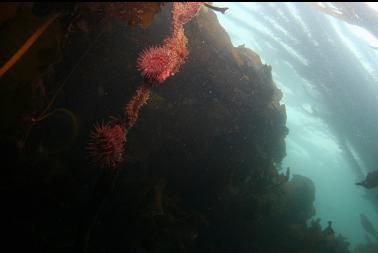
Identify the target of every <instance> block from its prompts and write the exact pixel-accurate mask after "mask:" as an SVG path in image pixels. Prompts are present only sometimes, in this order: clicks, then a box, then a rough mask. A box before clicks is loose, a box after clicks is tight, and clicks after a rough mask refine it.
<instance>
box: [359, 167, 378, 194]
mask: <svg viewBox="0 0 378 253" xmlns="http://www.w3.org/2000/svg"><path fill="white" fill-rule="evenodd" d="M356 185H361V186H363V187H365V188H366V189H371V188H374V187H377V186H378V170H375V171H372V172H369V173H368V175H367V176H366V179H365V180H364V181H362V182H359V183H356Z"/></svg>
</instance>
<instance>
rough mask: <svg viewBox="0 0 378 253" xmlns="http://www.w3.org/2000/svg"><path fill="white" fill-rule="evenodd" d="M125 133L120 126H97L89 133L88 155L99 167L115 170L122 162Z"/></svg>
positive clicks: (108, 124)
mask: <svg viewBox="0 0 378 253" xmlns="http://www.w3.org/2000/svg"><path fill="white" fill-rule="evenodd" d="M125 142H126V131H125V128H124V126H123V125H121V124H112V123H107V124H103V123H102V124H99V125H97V126H96V127H95V129H94V131H93V132H92V133H91V141H90V142H89V144H88V147H87V149H88V151H89V154H90V156H91V158H92V160H93V161H94V162H96V163H97V164H98V165H99V166H100V167H102V168H107V169H115V168H116V167H117V165H118V164H119V163H120V162H122V161H123V153H124V145H125Z"/></svg>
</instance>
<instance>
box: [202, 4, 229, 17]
mask: <svg viewBox="0 0 378 253" xmlns="http://www.w3.org/2000/svg"><path fill="white" fill-rule="evenodd" d="M205 6H206V7H207V8H209V9H212V10H214V11H219V12H222V14H224V13H225V12H226V11H227V10H228V7H216V6H212V5H210V4H208V3H205Z"/></svg>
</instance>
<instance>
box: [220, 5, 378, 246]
mask: <svg viewBox="0 0 378 253" xmlns="http://www.w3.org/2000/svg"><path fill="white" fill-rule="evenodd" d="M217 5H219V6H227V7H229V10H228V11H227V13H226V14H225V15H222V14H217V15H218V18H219V20H220V22H221V24H222V26H223V27H224V28H225V30H226V31H227V33H228V34H229V35H230V37H231V39H232V42H233V44H234V46H239V45H243V44H244V45H245V46H246V47H248V48H251V49H252V50H254V51H255V52H257V53H258V54H259V55H260V56H261V58H262V61H263V62H264V63H266V64H269V65H272V67H273V77H274V81H275V83H276V84H277V86H278V87H279V88H280V89H281V90H282V91H283V93H284V96H283V100H282V102H283V103H284V104H286V110H287V118H288V122H287V126H288V128H289V129H290V132H289V135H288V137H287V138H286V147H287V157H286V158H285V160H284V162H283V165H284V167H287V166H289V167H290V168H291V173H292V174H300V175H304V176H308V177H310V178H311V179H312V180H313V181H314V183H315V186H316V200H315V207H316V215H315V217H319V218H320V219H321V224H322V226H324V227H325V226H326V224H327V221H328V220H331V221H332V222H333V227H334V229H335V230H336V231H337V232H339V233H342V235H343V236H345V237H347V238H348V239H349V241H350V242H351V244H352V248H353V247H354V246H356V245H357V244H358V243H365V242H366V239H365V238H366V235H365V234H366V232H365V231H364V230H363V228H362V226H361V224H360V213H364V214H365V215H366V216H367V217H369V219H370V220H371V222H372V223H373V225H374V226H375V227H378V214H377V212H376V210H375V209H374V206H373V205H372V203H371V202H370V201H369V200H367V199H366V198H364V195H365V194H366V190H365V189H363V188H361V187H357V186H356V185H355V182H357V181H358V180H361V178H362V176H364V175H366V173H367V171H368V168H366V166H365V164H364V162H363V161H362V160H361V159H360V158H359V157H358V154H357V152H355V151H354V149H353V145H350V144H348V146H349V148H350V150H351V153H352V154H353V156H354V158H355V159H356V160H357V162H358V164H359V166H360V168H359V169H356V168H355V166H353V165H351V164H350V163H349V162H348V159H347V158H348V154H346V153H345V152H344V151H343V149H342V148H341V147H340V145H339V142H338V138H337V135H338V133H337V130H334V128H332V127H331V126H330V124H329V122H328V121H327V120H325V118H326V117H318V116H317V115H316V114H314V110H316V112H318V111H320V112H322V113H323V115H324V114H327V113H328V112H329V108H328V107H327V105H326V104H325V103H323V100H322V95H321V94H320V93H319V92H318V91H317V90H316V88H314V85H311V81H310V80H308V79H306V76H303V75H301V73H303V70H302V72H301V70H300V69H298V66H299V65H298V63H293V59H296V60H297V62H300V63H301V64H302V66H303V67H304V68H306V66H309V65H308V62H309V61H312V60H313V58H312V57H314V55H313V54H308V55H306V54H303V50H302V52H297V51H296V48H295V47H292V46H290V44H289V43H286V44H284V43H281V42H283V41H281V40H280V37H279V36H275V34H274V33H273V32H272V30H271V29H269V27H267V26H266V24H267V22H271V23H272V24H273V25H274V26H275V28H276V29H277V30H276V31H278V30H279V31H282V34H284V35H286V36H287V41H292V45H295V43H298V45H300V44H301V43H306V41H301V40H303V34H307V35H308V37H309V38H310V39H311V40H312V41H313V43H312V45H308V47H310V48H311V47H314V48H317V47H318V46H319V44H321V42H319V43H318V41H321V40H324V38H322V37H316V33H314V32H311V31H312V30H314V29H316V28H317V26H321V25H324V24H327V25H328V26H329V28H328V29H327V32H328V40H332V38H337V40H338V41H340V42H342V43H343V44H340V46H337V47H335V48H333V49H332V50H333V51H332V52H334V53H335V55H342V54H345V53H346V54H350V55H353V57H354V59H356V61H355V62H351V64H350V66H351V70H350V71H353V67H355V66H356V65H358V67H359V68H361V69H362V70H363V71H365V75H364V76H363V78H369V80H370V81H369V82H367V83H368V84H369V85H370V86H369V88H370V89H372V90H371V92H374V93H375V94H377V89H378V85H377V83H376V82H375V83H374V81H376V73H377V70H378V65H377V61H376V59H377V57H378V54H377V51H376V50H373V49H371V48H369V47H368V45H369V44H370V45H371V43H374V41H372V40H371V37H372V36H370V37H367V35H366V32H364V31H362V29H360V28H356V27H355V26H352V25H349V24H347V23H345V22H342V21H340V20H337V19H335V18H333V17H329V16H327V15H325V14H323V13H321V12H319V11H316V10H315V9H312V8H311V7H310V6H308V5H305V4H303V3H298V4H297V3H226V2H225V3H217ZM271 9H274V10H275V11H276V13H277V14H279V15H272V16H266V13H269V10H271ZM281 10H283V11H282V12H281ZM284 10H285V11H289V13H290V14H291V16H288V15H287V14H285V13H284ZM308 13H310V14H311V15H314V17H316V19H314V20H313V22H309V21H306V20H305V18H304V17H305V16H306V15H307V14H308ZM283 19H287V21H289V22H287V23H290V22H292V23H293V24H294V23H295V24H296V25H298V24H299V25H300V27H301V28H302V32H303V34H302V33H297V34H295V33H292V32H291V33H290V32H288V27H285V26H284V25H282V24H281V23H280V20H283ZM288 19H291V20H288ZM318 34H320V33H318ZM267 38H269V40H268V39H267ZM329 38H331V39H329ZM307 39H308V38H307ZM287 41H286V42H287ZM276 43H277V44H280V43H281V45H283V48H284V49H285V50H286V52H283V50H282V48H278V47H277V46H276V45H277V44H276ZM323 44H324V43H323ZM309 52H311V50H309ZM287 55H290V58H288V57H286V56H287ZM315 56H316V55H315ZM318 57H319V59H317V60H318V61H320V62H322V66H319V68H322V69H325V70H327V71H329V72H331V73H332V74H333V75H334V76H336V77H337V76H341V75H344V72H343V71H349V70H347V69H341V68H339V67H337V66H335V64H332V62H335V61H343V60H345V59H342V58H341V57H340V59H331V61H329V60H328V59H327V55H326V54H325V55H318ZM340 65H341V64H340ZM314 72H315V71H314ZM320 73H321V72H320ZM361 78H362V77H361ZM312 82H313V83H314V80H312ZM355 85H360V84H359V83H358V84H357V83H356V84H355ZM362 88H363V86H362ZM361 99H362V98H361ZM377 103H378V102H377ZM357 104H358V101H357ZM349 155H351V154H349Z"/></svg>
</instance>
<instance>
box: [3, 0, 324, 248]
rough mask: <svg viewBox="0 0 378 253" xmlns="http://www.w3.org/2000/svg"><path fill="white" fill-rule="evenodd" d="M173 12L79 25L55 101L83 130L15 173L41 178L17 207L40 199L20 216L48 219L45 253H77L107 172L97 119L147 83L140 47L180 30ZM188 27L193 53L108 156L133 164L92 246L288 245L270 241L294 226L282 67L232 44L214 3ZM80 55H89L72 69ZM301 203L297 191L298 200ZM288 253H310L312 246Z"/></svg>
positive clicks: (41, 223)
mask: <svg viewBox="0 0 378 253" xmlns="http://www.w3.org/2000/svg"><path fill="white" fill-rule="evenodd" d="M170 10H171V5H170V4H167V5H166V6H165V7H164V8H163V9H162V11H161V12H160V13H158V14H156V15H155V16H154V21H153V22H152V24H151V25H150V26H149V27H148V28H146V29H133V28H130V27H128V26H127V25H126V24H124V23H122V21H115V22H114V23H112V27H111V29H109V30H106V29H104V30H103V31H101V29H100V28H98V30H96V29H95V28H96V27H95V26H91V27H94V29H93V33H95V32H96V31H97V32H98V33H99V34H102V35H101V36H98V37H96V36H93V34H91V33H89V34H87V33H86V34H73V35H71V37H70V43H68V45H67V48H65V52H64V57H63V60H62V62H61V63H60V64H59V65H58V66H57V70H56V73H57V74H56V76H57V77H56V79H57V81H56V82H57V83H59V82H58V81H60V80H59V79H60V78H61V79H63V80H65V81H66V84H65V86H64V89H63V91H64V92H63V94H62V95H61V96H59V101H58V102H57V105H56V106H57V107H62V108H68V109H69V110H70V111H71V112H74V113H75V116H76V118H77V119H78V122H79V123H80V124H78V125H80V128H79V130H77V131H79V134H78V137H77V138H76V140H75V142H74V143H73V144H72V145H71V146H70V149H65V150H64V152H61V153H58V154H54V156H49V155H47V154H48V153H47V154H45V153H43V150H42V148H41V150H42V151H41V152H42V153H43V154H45V155H44V156H43V159H42V158H41V159H40V161H39V163H37V165H35V166H38V170H35V168H33V167H32V166H33V165H30V164H23V165H19V166H24V170H18V171H17V173H18V174H17V173H16V172H15V175H14V177H15V178H17V179H19V177H21V178H22V176H20V175H21V174H22V173H23V171H33V173H34V174H33V177H31V179H29V178H28V176H29V175H30V174H28V173H26V176H25V175H23V176H24V177H25V178H27V180H25V181H28V180H30V181H31V182H32V183H30V185H31V187H27V185H28V184H25V185H22V184H21V183H20V184H19V185H21V186H20V188H21V189H20V194H18V199H17V203H18V204H17V207H18V210H24V208H25V205H28V204H29V203H38V204H34V205H32V206H33V210H31V211H30V215H29V216H30V217H33V218H31V219H29V217H28V218H27V219H25V220H21V219H18V222H17V226H20V227H22V228H23V229H24V231H26V232H25V233H24V234H22V235H21V236H20V237H21V238H28V235H29V231H30V230H32V229H34V226H37V227H38V228H37V229H38V236H39V235H41V236H39V237H38V238H36V239H34V238H33V239H29V240H30V241H32V242H30V245H32V244H33V243H34V244H33V245H36V246H35V248H36V250H37V252H41V251H48V252H72V251H73V250H72V247H73V246H72V245H73V241H75V238H73V237H75V236H76V234H77V223H78V222H77V219H78V218H77V217H78V216H79V215H78V214H77V213H80V212H83V213H84V214H87V213H86V210H87V209H85V208H83V205H85V203H87V202H88V199H90V196H91V191H92V190H93V185H94V184H95V182H96V180H97V179H98V177H99V174H100V172H101V168H100V167H96V166H93V165H91V164H88V161H87V160H86V159H85V157H86V155H87V153H86V151H85V147H86V146H87V142H88V139H89V137H90V133H91V131H92V129H93V128H92V126H93V124H94V123H96V122H101V120H107V118H109V117H110V116H113V117H115V118H118V119H119V118H121V117H122V115H123V113H124V108H125V105H126V104H127V102H128V101H129V100H130V99H131V98H132V97H133V96H134V95H135V92H136V90H137V89H138V87H141V86H140V85H142V84H143V83H144V80H143V77H142V76H141V75H140V73H139V71H138V69H137V58H138V55H139V54H140V53H141V52H142V51H143V49H145V48H149V47H151V46H156V45H159V44H161V43H162V41H163V40H164V38H166V37H167V36H168V35H169V34H170V32H171V31H170V27H171V13H170ZM184 28H185V35H186V37H187V38H188V51H189V54H188V57H187V59H186V61H185V63H183V65H182V66H181V67H180V71H178V72H177V73H175V75H174V76H170V78H168V79H167V80H166V81H165V82H164V85H161V86H158V87H152V89H151V93H150V94H149V100H148V102H147V104H146V105H145V106H144V107H143V108H142V109H141V110H140V111H139V115H138V120H137V121H135V122H133V128H132V129H130V130H129V131H128V132H127V143H126V146H125V157H124V159H123V157H122V159H121V157H120V156H118V155H115V156H114V155H112V156H110V158H113V159H115V161H116V162H117V165H118V162H120V161H121V160H124V162H122V163H120V164H119V166H120V174H119V176H118V178H117V182H116V189H115V190H114V192H113V193H112V194H111V197H109V198H108V199H107V200H106V201H105V204H104V207H103V209H102V210H101V214H100V215H99V221H98V223H96V224H95V226H94V228H93V232H92V235H91V240H90V242H89V248H88V252H165V253H166V252H197V253H198V252H218V253H219V252H251V251H254V252H278V251H277V250H276V248H274V246H275V245H281V244H272V242H271V238H274V240H277V241H279V240H281V241H285V238H284V237H283V236H280V235H279V234H277V233H278V232H279V233H280V232H283V234H284V232H285V231H286V230H285V229H286V228H287V226H288V223H289V222H288V221H283V220H281V219H283V217H284V216H283V215H281V214H282V213H283V211H282V210H284V211H287V212H288V213H289V212H290V210H288V209H287V208H286V209H285V208H284V207H287V205H286V202H285V201H286V200H287V199H286V198H285V197H282V196H281V195H285V194H287V193H286V192H285V190H284V186H285V184H286V181H287V179H288V178H286V177H282V176H281V175H279V174H278V172H277V170H276V167H275V164H277V163H279V162H280V161H281V160H282V159H283V158H284V157H285V155H286V153H285V136H286V135H287V133H288V129H287V128H286V126H285V125H286V111H285V106H284V105H281V104H280V100H281V98H282V93H281V91H280V90H278V89H277V88H276V86H275V84H274V82H273V80H272V74H271V71H272V68H271V67H270V66H268V65H264V64H262V63H261V59H260V58H259V56H258V55H257V54H256V53H254V52H253V51H252V50H250V49H247V48H245V47H242V46H240V47H237V48H235V47H233V46H232V43H231V40H230V38H229V37H228V35H227V34H226V32H225V30H224V29H223V28H222V27H221V26H220V24H219V23H218V21H217V18H216V15H215V14H214V13H213V11H211V10H207V9H206V8H202V9H201V11H200V13H199V15H198V16H197V17H195V18H193V20H191V21H190V22H188V23H187V24H185V27H184ZM100 31H101V32H100ZM91 36H93V37H91ZM93 38H97V39H93ZM88 43H89V44H90V45H91V47H89V46H88ZM87 48H90V50H88V51H86V49H87ZM83 52H85V53H84V54H85V55H84V57H83V58H81V55H82V54H83ZM78 59H83V60H81V61H80V65H79V67H78V68H77V69H75V71H73V72H72V73H71V72H70V71H71V70H72V66H75V64H76V63H77V61H78ZM67 76H69V78H68V79H66V77H67ZM134 123H135V124H134ZM41 135H43V133H42V134H41ZM117 136H123V132H122V133H121V132H119V133H118V134H117ZM103 139H104V138H103ZM105 140H106V142H105V144H106V145H103V142H101V143H100V144H101V145H100V148H101V150H103V149H105V151H107V150H108V146H109V145H111V144H114V142H115V140H114V139H113V137H112V138H110V139H109V140H111V141H109V140H108V139H107V138H106V139H105ZM115 144H116V146H117V150H119V151H120V150H121V147H120V145H119V143H115ZM103 146H104V147H105V148H104V147H103ZM95 148H96V149H95V150H96V151H97V150H98V149H99V148H98V146H96V147H95ZM92 150H93V149H92ZM119 153H120V152H117V153H116V154H119ZM27 162H28V160H27V161H26V162H25V163H27ZM31 168H32V169H31ZM29 173H30V172H29ZM40 175H45V176H44V177H40V178H39V176H40ZM38 180H40V181H38ZM285 180H286V181H285ZM19 181H20V182H22V180H19ZM100 186H103V185H100ZM105 186H106V185H105ZM99 188H101V187H99ZM9 189H10V190H9V191H11V190H12V189H13V188H11V187H10V188H9ZM301 189H302V188H301ZM306 189H307V188H306ZM25 192H26V193H28V194H25ZM45 192H48V193H49V194H50V195H51V196H50V195H48V196H45V195H44V193H45ZM293 192H295V193H296V192H297V191H293ZM25 196H26V197H25ZM29 196H32V197H30V198H29ZM308 196H310V198H308V199H305V200H304V202H306V206H312V202H313V198H311V194H309V195H306V196H304V198H307V197H308ZM95 197H96V196H95ZM25 199H27V200H28V201H25ZM299 199H300V200H299V201H302V200H303V198H300V197H299ZM297 201H298V198H292V199H291V204H292V205H293V206H295V203H296V202H297ZM13 202H14V201H13ZM278 206H280V207H281V206H282V209H278V208H277V207H278ZM51 209H54V212H51ZM78 210H79V211H78ZM277 210H278V211H277ZM89 211H91V210H89ZM89 211H88V213H89ZM281 211H282V212H281ZM297 211H298V210H296V211H295V212H297ZM301 211H302V210H299V211H298V212H301ZM10 212H11V211H10ZM305 213H306V215H303V216H300V218H299V219H298V220H296V221H295V223H296V225H298V223H299V224H300V225H301V226H303V227H305V225H303V224H305V222H306V219H307V218H309V217H310V216H311V215H309V214H308V212H307V211H305ZM18 215H20V216H22V212H20V214H18ZM95 215H96V214H95ZM293 215H294V216H295V213H293ZM278 225H279V226H278ZM276 227H279V228H280V229H276ZM301 228H302V227H301ZM302 229H305V228H302ZM15 230H16V229H15ZM272 231H273V232H272ZM296 231H298V230H296ZM16 232H17V231H15V234H16ZM301 232H302V230H300V231H299V233H301ZM272 234H273V235H274V236H276V237H272ZM41 238H42V239H41ZM44 238H46V239H44ZM225 238H226V239H225ZM282 238H284V239H282ZM272 240H273V239H272ZM287 243H288V244H290V243H291V241H290V242H287ZM272 247H273V248H272ZM41 249H43V250H41ZM279 252H303V247H302V248H301V247H298V248H297V250H291V249H290V250H289V249H288V248H286V249H282V250H281V251H279ZM307 252H311V251H307ZM323 252H327V251H323Z"/></svg>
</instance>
